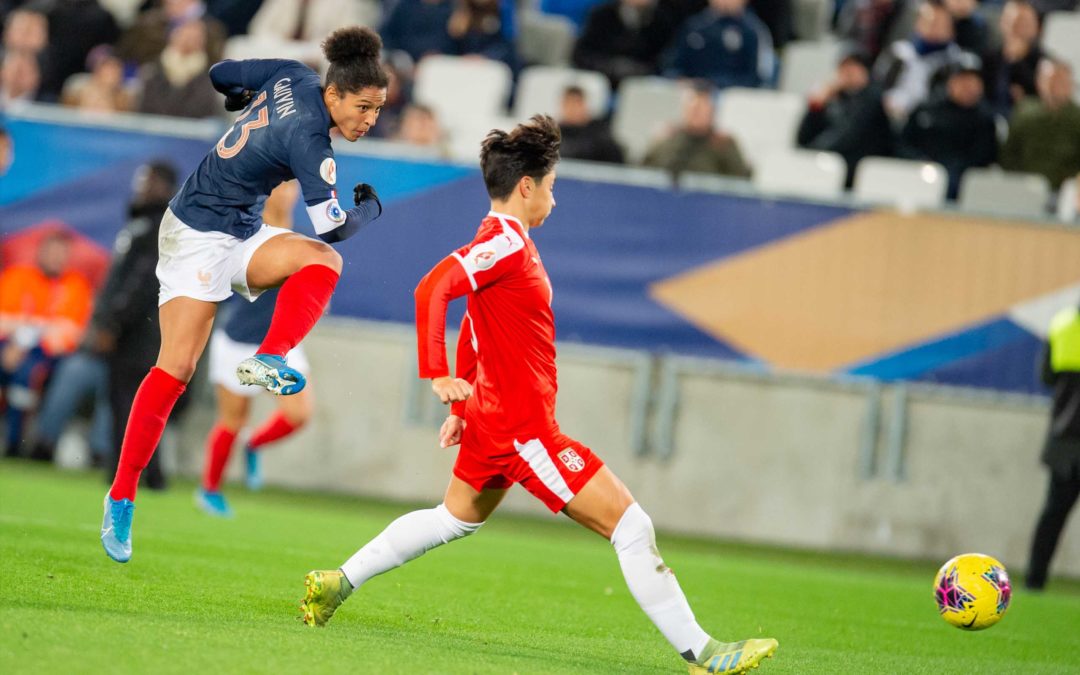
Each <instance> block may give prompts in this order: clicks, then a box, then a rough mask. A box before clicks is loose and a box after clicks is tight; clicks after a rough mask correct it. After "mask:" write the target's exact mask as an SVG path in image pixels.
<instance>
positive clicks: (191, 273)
mask: <svg viewBox="0 0 1080 675" xmlns="http://www.w3.org/2000/svg"><path fill="white" fill-rule="evenodd" d="M288 232H290V230H286V229H283V228H280V227H271V226H269V225H263V226H262V227H261V228H260V229H259V231H258V232H256V233H255V234H254V235H252V236H251V237H249V238H248V239H237V238H236V237H234V236H232V235H231V234H226V233H224V232H202V231H199V230H196V229H195V228H193V227H189V226H188V225H185V224H184V223H183V222H182V221H181V220H180V219H179V218H177V217H176V215H175V214H173V212H172V209H167V210H166V211H165V215H164V217H162V219H161V230H160V232H159V233H158V264H157V278H158V281H159V282H160V283H161V290H160V291H159V292H158V306H159V307H160V306H161V305H164V304H165V303H166V302H168V301H169V300H172V299H173V298H178V297H187V298H194V299H196V300H205V301H207V302H221V301H222V300H225V299H226V298H228V297H229V296H230V295H232V294H233V291H236V292H237V293H239V294H240V295H242V296H244V297H245V298H247V299H248V300H251V301H254V300H255V298H257V297H259V294H261V293H262V292H263V290H264V289H261V288H260V289H251V288H248V285H247V267H248V263H250V262H251V256H253V255H255V251H256V250H257V249H258V248H259V247H260V246H262V245H263V244H265V243H266V242H267V241H269V240H270V239H272V238H273V237H276V236H278V235H279V234H286V233H288Z"/></svg>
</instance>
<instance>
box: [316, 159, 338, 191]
mask: <svg viewBox="0 0 1080 675" xmlns="http://www.w3.org/2000/svg"><path fill="white" fill-rule="evenodd" d="M319 175H320V176H322V179H323V180H324V181H326V182H327V183H330V184H331V185H337V162H335V161H334V158H333V157H327V158H326V159H324V160H323V161H322V164H320V165H319Z"/></svg>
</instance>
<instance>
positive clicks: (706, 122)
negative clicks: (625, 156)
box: [643, 82, 750, 178]
mask: <svg viewBox="0 0 1080 675" xmlns="http://www.w3.org/2000/svg"><path fill="white" fill-rule="evenodd" d="M684 96H685V98H684V102H683V111H682V112H683V121H682V126H680V127H679V128H677V129H675V130H673V131H672V132H670V133H669V134H668V135H667V136H666V137H664V138H662V139H660V140H659V141H657V142H656V143H655V144H654V145H653V146H652V147H651V148H649V150H648V152H646V153H645V159H644V161H643V164H644V165H645V166H655V167H659V168H662V169H667V170H668V171H670V172H672V173H673V174H674V175H675V176H678V175H679V174H681V173H682V172H684V171H696V172H702V173H716V174H721V175H725V176H736V177H739V178H749V177H750V167H749V166H748V165H747V163H746V160H744V159H743V156H742V153H741V152H740V151H739V146H738V144H737V143H736V142H735V139H734V138H732V137H731V136H728V135H727V134H723V133H720V132H719V131H717V130H716V129H714V128H713V119H714V117H715V112H716V107H715V103H714V98H715V92H714V91H713V89H712V87H711V86H710V85H709V84H707V83H701V82H699V83H695V84H694V85H693V86H691V87H688V88H687V90H686V92H685V94H684Z"/></svg>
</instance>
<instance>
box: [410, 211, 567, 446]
mask: <svg viewBox="0 0 1080 675" xmlns="http://www.w3.org/2000/svg"><path fill="white" fill-rule="evenodd" d="M463 295H467V296H468V304H467V309H466V313H465V317H464V319H463V320H462V323H461V335H460V337H459V338H458V346H457V377H460V378H462V379H465V380H467V381H469V382H471V383H472V385H473V395H472V397H471V398H469V400H468V401H467V403H457V404H454V406H453V407H452V408H451V412H452V413H453V414H455V415H458V416H460V417H463V418H467V419H468V422H469V424H470V425H478V426H479V427H481V428H482V429H483V430H484V431H486V432H487V433H491V434H507V435H518V434H522V433H527V432H534V433H538V432H541V431H544V430H547V429H550V428H552V427H553V426H554V425H555V393H556V391H557V389H558V384H557V382H556V374H555V317H554V315H553V314H552V312H551V298H552V289H551V282H550V280H549V279H548V276H547V272H546V271H544V265H543V263H542V262H541V261H540V254H539V253H538V252H537V250H536V246H535V245H534V244H533V242H532V240H531V239H530V238H529V234H528V232H527V231H526V230H525V228H524V227H523V226H522V224H521V223H520V222H519V221H518V220H517V219H516V218H513V217H511V216H507V215H503V214H500V213H495V212H491V213H489V214H488V215H487V217H486V218H484V221H483V222H482V223H481V224H480V229H479V230H477V233H476V237H475V238H474V239H473V241H472V243H470V244H469V245H468V246H463V247H461V248H459V249H458V250H456V251H454V252H453V253H452V254H450V255H449V256H447V257H446V258H444V259H443V260H442V262H440V263H439V264H438V265H436V266H435V267H434V268H433V269H432V270H431V271H430V272H428V273H427V275H426V276H425V277H424V278H423V279H422V280H421V281H420V285H419V286H418V287H417V289H416V293H415V296H416V334H417V345H418V349H419V357H420V377H421V378H424V379H430V378H435V377H443V376H447V375H449V374H450V370H449V367H448V366H447V361H446V308H447V305H448V304H449V303H450V301H451V300H453V299H454V298H459V297H461V296H463Z"/></svg>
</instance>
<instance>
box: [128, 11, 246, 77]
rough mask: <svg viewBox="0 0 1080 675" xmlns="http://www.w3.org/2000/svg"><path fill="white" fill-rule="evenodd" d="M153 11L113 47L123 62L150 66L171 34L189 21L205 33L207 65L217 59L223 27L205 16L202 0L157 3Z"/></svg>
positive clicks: (144, 15) (142, 18) (222, 38)
mask: <svg viewBox="0 0 1080 675" xmlns="http://www.w3.org/2000/svg"><path fill="white" fill-rule="evenodd" d="M156 4H157V5H158V6H157V7H156V8H155V9H151V10H149V11H146V12H143V13H142V14H140V15H139V18H138V19H136V20H135V25H134V26H132V27H131V28H129V29H128V30H127V32H126V33H124V35H123V36H122V37H121V38H120V42H119V44H117V53H118V54H119V55H120V58H122V59H124V60H125V61H134V62H135V63H139V64H145V63H153V62H154V61H156V60H157V59H158V57H159V56H161V52H162V51H163V50H164V49H165V47H166V46H167V45H168V44H169V38H170V36H171V34H172V33H173V31H175V30H176V29H177V28H180V27H181V26H184V25H186V24H188V23H190V22H191V21H195V20H201V21H202V22H203V25H204V29H205V31H206V55H207V58H208V60H209V62H210V63H211V64H213V63H217V62H218V61H220V60H221V54H222V51H223V50H224V48H225V37H226V32H225V26H224V25H222V23H221V22H220V21H218V20H217V19H215V18H214V17H212V16H208V15H207V14H206V4H205V3H204V2H202V0H161V1H160V3H156Z"/></svg>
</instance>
